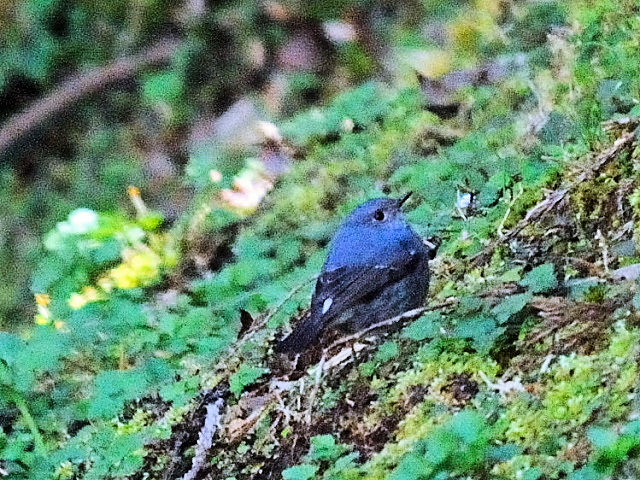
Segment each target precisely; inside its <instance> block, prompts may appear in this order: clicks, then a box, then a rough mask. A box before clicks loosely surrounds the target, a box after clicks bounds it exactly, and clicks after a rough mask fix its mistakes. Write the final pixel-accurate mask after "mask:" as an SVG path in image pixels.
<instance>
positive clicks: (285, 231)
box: [0, 2, 640, 480]
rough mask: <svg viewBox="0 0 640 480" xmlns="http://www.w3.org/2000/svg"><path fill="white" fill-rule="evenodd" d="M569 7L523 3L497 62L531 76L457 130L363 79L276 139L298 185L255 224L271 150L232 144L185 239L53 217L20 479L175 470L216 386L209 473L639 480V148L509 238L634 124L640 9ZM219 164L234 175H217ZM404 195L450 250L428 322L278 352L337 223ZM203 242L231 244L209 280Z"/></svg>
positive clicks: (5, 429) (26, 383)
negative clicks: (617, 273)
mask: <svg viewBox="0 0 640 480" xmlns="http://www.w3.org/2000/svg"><path fill="white" fill-rule="evenodd" d="M570 6H571V8H569V7H568V6H567V7H562V6H560V5H557V4H555V3H552V2H548V3H544V4H539V5H535V6H531V10H530V11H529V10H526V11H525V10H518V11H517V12H516V13H517V14H518V15H519V17H518V19H517V20H518V21H522V22H525V19H526V18H529V20H527V21H526V22H525V24H526V25H529V26H530V29H531V31H530V33H531V35H530V36H526V35H523V34H522V31H516V32H515V33H514V34H513V35H514V38H513V39H512V43H508V42H507V44H505V45H503V46H502V49H501V50H500V51H501V53H503V54H505V55H508V54H509V53H513V50H512V49H514V48H515V49H517V50H518V51H523V52H525V53H526V54H527V58H528V62H529V63H528V67H527V68H526V69H523V70H522V71H516V72H513V74H511V75H509V76H507V77H506V78H504V79H503V80H502V81H501V82H499V83H496V84H489V85H481V86H474V87H468V88H465V89H463V91H461V92H458V94H459V99H458V100H459V103H460V105H461V107H460V108H461V111H460V112H459V113H458V115H457V116H454V117H453V118H441V117H439V116H438V115H436V113H434V112H431V111H429V110H427V109H425V103H424V102H425V100H424V96H423V94H422V92H421V91H420V90H419V89H418V88H417V86H415V85H404V84H401V85H397V86H394V87H393V88H392V87H389V86H384V85H381V84H377V83H368V84H365V85H363V86H361V87H359V88H357V89H355V90H352V91H348V92H345V93H342V94H341V95H339V96H338V97H337V98H336V99H335V100H334V101H333V102H332V103H331V104H330V105H328V106H326V107H324V108H321V109H314V110H312V111H307V112H302V113H300V114H299V115H298V116H294V117H293V118H291V119H289V120H286V121H283V122H281V124H280V125H279V131H280V133H281V135H282V136H283V145H282V148H283V151H286V152H292V153H291V154H290V155H289V154H287V155H289V156H290V157H291V158H288V170H287V171H286V173H283V174H281V175H280V176H279V177H278V178H277V179H276V178H269V181H268V182H267V183H268V187H265V188H266V190H267V191H268V193H266V192H265V193H266V196H265V197H264V200H263V201H262V202H261V203H260V204H259V206H257V205H256V206H257V208H256V209H255V210H252V209H248V210H242V209H238V208H234V206H233V205H230V204H229V203H225V202H223V201H221V200H220V199H221V198H224V192H225V189H228V188H231V187H232V186H233V179H234V178H235V179H238V178H243V179H245V180H246V179H247V178H249V179H250V180H251V181H254V180H255V179H256V178H258V179H263V178H264V177H263V176H261V175H264V172H263V171H262V170H261V167H260V165H259V162H257V161H256V160H255V159H256V157H258V155H259V153H260V152H259V151H258V150H257V149H252V148H253V147H251V148H249V147H248V148H247V150H246V151H241V152H238V151H237V150H234V151H231V150H225V149H224V148H222V147H220V148H218V147H216V149H214V150H213V153H212V154H211V155H209V156H206V155H205V156H198V155H196V154H195V153H194V155H193V156H192V158H191V161H190V163H189V165H188V167H187V170H186V171H187V178H186V181H187V182H189V183H191V185H192V186H193V188H194V189H195V190H196V196H195V198H196V200H195V201H194V205H193V207H192V209H191V211H190V213H189V214H188V216H187V217H186V218H183V219H181V220H180V221H179V222H177V223H176V225H175V227H174V228H173V229H164V228H163V227H162V226H161V220H162V219H161V218H159V216H158V215H157V214H155V213H153V212H151V211H149V210H148V209H147V208H146V206H145V205H144V204H143V203H142V200H141V199H140V197H139V194H138V193H137V192H136V191H135V190H133V191H131V192H130V195H131V197H132V200H133V202H134V205H135V206H136V211H137V216H136V217H135V218H123V217H120V216H114V215H111V214H106V213H101V212H97V213H96V212H93V211H90V210H83V209H81V210H77V211H75V212H74V213H73V214H72V215H71V216H70V217H69V218H68V219H67V220H66V221H63V222H61V223H59V224H58V225H57V227H56V228H55V229H53V230H52V231H51V233H50V234H49V235H48V236H47V238H46V239H45V242H44V247H45V248H46V250H47V257H46V258H45V259H44V260H43V261H42V262H41V265H40V268H39V269H38V270H37V271H36V272H35V274H34V276H33V284H32V289H33V293H34V294H36V299H37V308H38V313H37V315H36V318H35V320H36V324H37V325H35V326H34V327H33V328H27V329H25V330H24V331H21V332H14V333H4V332H3V333H0V414H1V415H2V421H1V423H0V467H1V468H2V472H3V473H2V474H3V475H5V473H6V476H8V477H9V478H16V479H18V478H56V479H72V478H74V479H75V478H78V479H79V478H87V479H91V478H93V479H97V478H167V477H166V476H167V475H170V476H171V478H174V477H175V478H177V477H179V476H181V475H183V474H185V473H186V472H187V471H188V470H189V468H190V466H191V458H192V457H193V455H194V452H195V451H196V450H197V449H196V448H194V445H196V443H197V442H198V432H199V431H200V429H201V428H202V425H203V423H204V412H205V409H204V405H205V404H207V403H211V402H212V401H213V400H212V395H214V394H215V395H222V396H223V398H224V404H225V409H224V410H223V412H222V413H223V417H222V420H221V425H220V430H219V432H218V434H217V435H216V436H215V437H214V444H213V446H212V447H211V449H209V451H208V454H207V455H208V456H207V461H206V462H205V464H203V465H202V466H201V468H200V472H199V477H198V478H205V477H206V478H229V479H231V478H236V479H245V478H285V479H288V480H307V479H311V478H325V479H345V480H347V479H348V480H351V479H365V478H366V479H383V478H392V479H396V480H412V479H445V478H452V477H454V478H522V479H527V480H536V479H541V478H551V479H554V478H571V479H574V480H578V479H599V478H607V476H612V475H613V476H615V475H621V478H622V476H623V475H624V474H629V472H632V471H633V468H635V467H634V466H633V459H634V458H635V456H636V454H637V453H638V449H639V447H640V428H639V427H638V424H637V415H638V407H639V406H638V404H637V399H636V396H637V393H638V392H637V388H638V371H637V369H638V367H637V361H638V355H639V353H640V352H639V351H638V349H639V348H640V347H639V346H638V345H639V340H640V338H639V337H640V327H639V322H638V318H639V315H640V313H639V310H638V309H639V308H640V301H639V297H638V294H637V293H636V291H637V285H636V282H635V281H633V280H630V281H621V280H615V281H614V280H613V277H611V276H610V272H611V271H613V270H615V269H616V268H618V267H621V266H623V265H629V264H634V263H637V258H638V256H639V255H638V254H637V252H636V247H635V245H636V243H637V233H636V228H637V227H635V225H636V223H635V222H636V219H637V215H638V213H639V212H638V205H639V203H640V202H638V200H637V199H638V195H639V194H638V190H637V188H638V182H637V175H638V171H637V168H638V167H637V152H636V151H635V149H634V148H633V147H632V146H631V145H626V146H624V147H622V148H621V150H620V151H619V152H617V154H616V155H614V158H612V159H611V160H610V161H609V162H608V164H607V165H606V166H605V168H603V169H602V171H600V172H597V173H596V175H595V176H594V177H593V178H590V179H588V180H586V181H585V182H583V183H582V184H580V185H578V186H575V187H573V190H571V191H570V192H567V195H566V198H565V200H564V201H563V202H560V203H558V204H557V205H555V206H554V207H553V208H551V209H550V211H549V212H548V213H547V214H546V215H543V216H541V217H539V218H538V217H536V218H532V220H531V222H530V224H529V225H527V226H526V227H525V228H523V229H522V231H521V232H520V233H519V234H518V235H514V236H512V237H509V238H508V240H505V241H501V240H503V239H506V237H504V235H505V234H506V233H507V232H508V231H509V230H510V229H511V228H513V227H514V226H516V225H517V224H518V222H519V221H520V220H521V219H522V218H524V216H525V215H526V214H527V212H528V211H530V209H531V208H532V207H533V206H534V205H535V204H536V203H537V202H539V201H540V200H542V199H543V198H544V192H545V189H547V190H555V191H556V192H557V191H558V189H560V188H561V187H562V186H563V185H569V184H570V183H571V181H572V180H573V179H574V178H575V177H576V175H577V174H578V173H579V172H581V171H582V170H580V169H581V168H583V169H588V168H589V167H590V166H591V165H593V164H594V162H595V161H597V159H598V158H599V155H601V154H602V152H604V151H606V150H607V149H609V148H611V147H612V145H613V144H614V142H615V141H616V139H618V138H620V137H621V136H622V135H623V134H624V133H627V132H631V131H633V129H634V128H636V126H637V124H638V120H637V117H636V115H637V113H638V112H637V107H635V106H634V100H633V99H635V98H638V96H639V94H640V92H639V87H640V83H639V82H638V79H637V78H636V74H635V73H636V72H637V67H638V64H639V63H640V55H638V50H637V38H640V37H639V36H638V33H640V32H639V31H640V24H639V23H638V20H637V18H636V16H634V15H632V14H630V12H632V11H633V8H634V7H633V5H631V4H629V5H627V4H626V3H623V4H622V5H618V4H617V3H616V4H615V5H614V4H613V3H609V2H598V3H597V4H596V3H593V4H591V3H589V2H571V5H570ZM568 12H571V13H570V14H569V13H568ZM485 14H486V15H485ZM483 15H485V16H484V17H482V18H485V20H487V19H488V18H489V17H490V12H488V11H487V12H484V14H483ZM481 16H482V15H481ZM527 16H529V17H527ZM533 20H537V21H539V22H541V23H544V25H546V26H547V27H548V26H549V25H551V24H553V25H559V24H562V25H563V28H564V30H562V31H561V32H560V33H558V32H555V33H554V35H552V36H550V37H547V36H545V35H540V32H538V31H537V30H536V28H534V27H536V26H538V27H540V26H539V25H538V23H536V22H535V21H533ZM487 21H488V20H487ZM451 25H452V26H451V28H452V29H453V30H452V31H454V32H457V34H458V35H459V36H460V37H459V40H460V41H462V40H465V39H466V41H471V39H475V40H476V41H477V43H474V45H475V47H474V49H475V50H474V52H475V57H473V58H470V59H469V60H468V62H467V63H472V60H476V61H479V59H481V58H482V55H481V53H482V52H483V48H486V44H485V43H483V42H489V43H491V42H499V41H501V40H499V38H497V37H496V38H494V37H491V36H489V37H486V38H485V37H484V36H483V35H488V34H487V32H473V31H471V32H469V30H470V29H471V30H473V29H472V28H471V26H470V25H469V24H468V23H464V22H462V21H461V19H460V18H457V17H455V18H454V20H452V23H451ZM523 28H524V27H523ZM540 28H542V27H540ZM545 29H546V27H545V28H543V29H542V30H543V31H546V30H545ZM536 32H537V33H536ZM554 42H555V43H554ZM483 45H484V47H483ZM459 46H460V45H458V46H457V47H455V48H459ZM455 48H454V50H455ZM461 66H464V65H461ZM619 66H620V67H619ZM541 112H542V113H543V114H544V115H543V116H544V118H545V120H546V122H545V121H541V120H540V118H539V117H540V115H541ZM606 120H613V122H614V123H612V124H610V125H612V127H611V128H608V129H607V130H605V129H603V128H602V122H603V121H606ZM616 122H617V123H616ZM452 132H453V133H452ZM434 139H436V140H435V142H434ZM238 158H241V159H244V160H246V162H244V163H242V164H241V167H237V165H238V162H237V161H235V160H237V159H238ZM212 171H215V172H222V176H223V180H222V182H215V181H214V182H209V181H208V180H203V178H204V179H207V178H213V176H211V175H210V173H211V172H212ZM576 172H578V173H576ZM251 175H253V176H251ZM252 185H254V187H255V185H265V183H259V182H258V183H254V184H252ZM408 190H411V191H413V192H414V195H413V197H412V198H411V200H410V201H409V202H408V205H407V207H408V208H407V210H408V212H407V217H408V218H409V220H410V221H411V222H412V224H413V225H414V226H415V228H416V230H417V231H418V232H419V233H420V234H421V235H423V236H425V237H426V236H430V235H435V236H438V237H440V238H441V239H442V241H443V243H442V246H441V247H440V250H439V252H438V256H437V258H436V260H435V261H434V262H432V270H433V281H432V284H431V288H430V295H429V306H430V307H431V308H432V310H431V311H429V312H427V313H425V314H424V315H422V316H421V317H419V318H418V319H416V320H414V321H412V322H408V323H406V324H404V325H403V326H402V328H399V329H398V330H397V331H395V332H387V333H386V334H380V335H378V336H377V337H376V336H374V338H365V339H358V342H357V348H356V346H354V347H353V351H350V349H349V348H346V349H345V350H344V351H340V350H339V349H338V351H335V350H331V351H328V352H327V357H329V358H326V357H325V358H323V359H322V360H321V357H322V352H321V351H320V349H319V348H317V349H315V350H313V351H311V352H309V353H308V354H306V355H305V356H303V358H301V359H300V361H299V364H298V365H297V366H293V365H292V363H291V362H290V361H289V360H286V359H283V358H278V356H277V355H275V354H274V353H273V351H272V349H271V347H272V344H273V341H274V339H276V338H280V337H281V336H282V335H283V334H284V332H286V331H287V329H288V328H289V327H290V325H291V324H292V323H294V322H295V321H296V320H297V319H298V318H299V317H300V315H302V312H303V311H304V309H306V307H307V306H308V302H309V297H310V295H311V291H312V285H313V280H314V277H315V275H316V274H317V272H318V271H319V269H320V267H321V265H322V261H323V258H324V256H325V253H326V249H327V245H328V243H329V241H330V238H331V235H332V233H333V232H334V231H335V228H336V227H337V225H338V224H339V222H340V220H341V219H342V218H343V217H344V216H345V215H346V214H347V213H348V212H349V211H350V210H351V209H352V208H353V207H354V206H356V205H358V204H359V203H361V202H362V201H364V200H366V199H368V198H372V197H375V196H380V195H386V194H389V195H395V196H398V195H401V194H403V193H405V192H407V191H408ZM203 238H204V239H206V241H207V242H208V243H209V244H211V245H215V247H216V248H214V249H213V253H210V256H211V257H212V258H209V259H208V260H209V263H207V262H204V263H203V264H204V265H205V267H202V264H201V265H200V267H199V268H201V269H202V271H200V272H197V274H193V272H192V271H190V267H192V266H193V264H192V263H190V262H191V261H192V259H193V258H195V254H194V250H196V249H197V246H198V242H202V239H203ZM484 257H486V258H488V260H487V261H486V262H481V261H478V258H484ZM241 310H243V311H244V312H243V313H241ZM324 346H325V347H326V346H328V345H327V344H324ZM356 350H357V352H356ZM339 355H343V357H340V358H341V360H336V359H337V358H338V356H339ZM353 355H355V357H356V358H353ZM332 360H335V363H331V362H332ZM322 365H328V366H327V368H326V369H325V370H320V368H321V366H322ZM226 385H228V387H229V388H228V389H229V393H227V394H225V393H222V394H221V393H220V392H225V391H226V388H224V387H225V386H226ZM215 395H214V396H215Z"/></svg>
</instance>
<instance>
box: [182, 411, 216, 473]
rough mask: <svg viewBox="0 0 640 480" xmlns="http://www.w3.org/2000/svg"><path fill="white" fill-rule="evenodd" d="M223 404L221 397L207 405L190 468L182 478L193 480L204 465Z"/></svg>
mask: <svg viewBox="0 0 640 480" xmlns="http://www.w3.org/2000/svg"><path fill="white" fill-rule="evenodd" d="M223 405H224V400H223V399H222V398H218V399H217V400H216V401H215V402H211V403H209V404H208V405H207V407H206V408H207V415H206V416H205V420H204V426H203V427H202V430H200V433H199V434H198V443H196V453H195V455H194V456H193V460H192V461H191V469H190V470H189V471H188V472H187V473H185V474H184V476H183V477H182V480H194V479H195V478H196V475H198V472H200V470H201V469H202V467H203V466H204V464H205V461H206V458H207V453H208V452H209V449H210V448H211V445H212V444H213V436H214V435H215V433H216V430H217V429H218V426H219V424H220V410H221V409H222V406H223Z"/></svg>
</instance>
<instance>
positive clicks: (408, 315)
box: [324, 298, 458, 353]
mask: <svg viewBox="0 0 640 480" xmlns="http://www.w3.org/2000/svg"><path fill="white" fill-rule="evenodd" d="M456 303H458V299H457V298H448V299H447V300H445V301H444V302H442V303H439V304H437V305H431V306H428V307H420V308H414V309H413V310H409V311H407V312H404V313H401V314H400V315H396V316H395V317H393V318H389V319H388V320H383V321H382V322H378V323H374V324H373V325H369V326H368V327H367V328H365V329H364V330H360V331H359V332H356V333H354V334H351V335H348V336H346V337H342V338H340V339H339V340H336V341H335V342H333V343H332V344H331V345H329V346H328V347H327V348H325V349H324V351H325V353H326V352H328V351H329V350H331V349H332V348H334V347H337V346H338V345H342V344H343V343H347V342H350V341H351V340H355V339H358V338H360V337H362V336H363V335H365V334H367V333H369V332H370V331H371V330H376V329H378V328H381V327H387V326H389V325H393V324H394V323H397V322H399V321H401V320H409V319H412V318H417V317H419V316H420V315H422V314H423V313H425V312H432V311H434V310H440V309H443V308H446V307H450V306H451V305H455V304H456Z"/></svg>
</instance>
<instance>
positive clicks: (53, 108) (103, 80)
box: [0, 39, 179, 153]
mask: <svg viewBox="0 0 640 480" xmlns="http://www.w3.org/2000/svg"><path fill="white" fill-rule="evenodd" d="M178 44H179V42H178V40H175V39H164V40H161V41H159V42H158V43H156V44H155V45H153V46H152V47H150V48H149V49H148V50H146V51H145V52H142V53H140V54H138V55H132V56H130V57H124V58H120V59H118V60H116V61H115V62H114V63H112V64H111V65H107V66H106V67H99V68H96V69H94V70H91V71H89V72H87V73H86V74H82V75H75V76H73V77H71V78H69V79H67V80H65V81H63V82H62V83H61V84H60V85H59V86H58V87H56V88H54V89H53V90H52V91H51V92H50V93H49V94H48V95H47V96H46V97H44V98H42V99H40V100H38V101H36V102H35V103H33V104H32V105H30V106H29V107H27V109H26V110H24V111H23V112H21V113H18V114H16V115H14V116H13V117H11V118H9V119H8V120H7V121H6V122H5V124H4V125H3V126H2V127H0V153H2V152H3V151H4V150H6V149H7V148H8V147H10V146H11V145H12V144H13V143H15V142H16V141H17V140H18V139H19V138H20V137H22V136H23V135H25V134H26V133H28V132H29V131H31V130H33V129H34V128H35V127H37V126H38V125H40V124H41V123H42V122H44V121H45V120H46V119H48V118H49V117H51V116H52V115H54V114H56V113H59V112H60V111H61V110H63V109H65V108H67V107H68V106H70V105H72V104H74V103H75V102H77V101H78V100H79V99H81V98H82V97H85V96H87V95H89V94H91V93H94V92H97V91H99V90H101V89H103V88H105V87H106V86H108V85H109V84H111V83H113V82H116V81H118V80H123V79H125V78H128V77H130V76H132V75H133V74H134V73H135V72H136V71H138V70H140V69H141V68H144V67H146V66H149V65H153V64H156V63H161V62H165V61H167V60H169V59H171V57H172V56H173V54H174V53H175V52H176V50H177V48H178Z"/></svg>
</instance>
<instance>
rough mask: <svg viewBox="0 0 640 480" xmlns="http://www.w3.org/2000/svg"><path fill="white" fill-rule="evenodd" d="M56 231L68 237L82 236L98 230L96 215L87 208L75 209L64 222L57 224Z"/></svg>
mask: <svg viewBox="0 0 640 480" xmlns="http://www.w3.org/2000/svg"><path fill="white" fill-rule="evenodd" d="M57 228H58V231H59V232H60V233H66V234H70V235H82V234H84V233H89V232H92V231H94V230H95V229H97V228H98V214H97V213H96V212H94V211H93V210H91V209H89V208H77V209H75V210H74V211H73V212H71V213H70V214H69V218H68V219H67V221H66V222H59V223H58V226H57Z"/></svg>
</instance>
